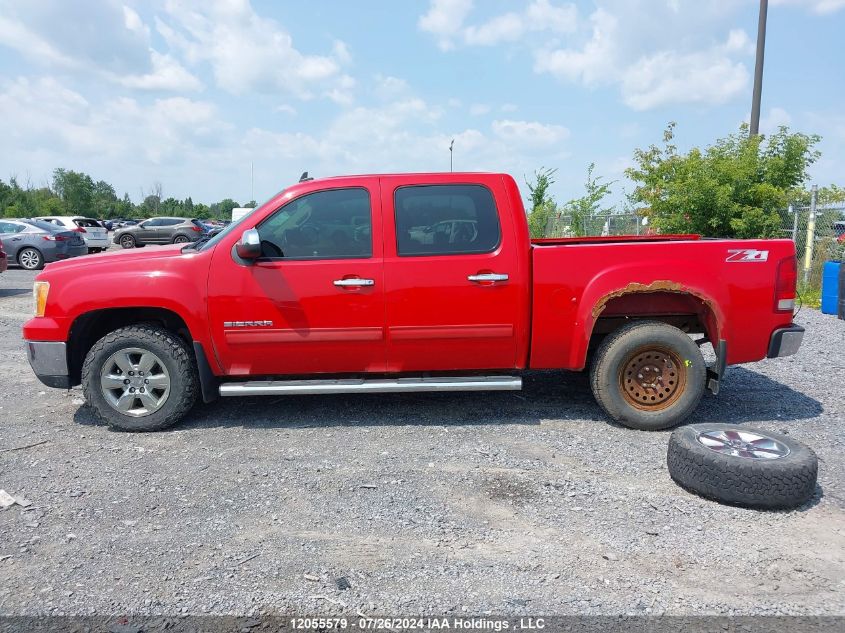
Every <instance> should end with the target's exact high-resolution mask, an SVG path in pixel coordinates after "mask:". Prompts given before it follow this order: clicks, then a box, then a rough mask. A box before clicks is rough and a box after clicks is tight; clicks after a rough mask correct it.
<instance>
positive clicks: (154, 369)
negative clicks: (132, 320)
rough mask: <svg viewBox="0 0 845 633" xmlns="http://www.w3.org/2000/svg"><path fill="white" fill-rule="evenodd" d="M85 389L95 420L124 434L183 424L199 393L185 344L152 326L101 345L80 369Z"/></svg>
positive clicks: (120, 333)
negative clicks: (125, 432) (182, 420)
mask: <svg viewBox="0 0 845 633" xmlns="http://www.w3.org/2000/svg"><path fill="white" fill-rule="evenodd" d="M82 389H83V393H84V394H85V400H86V402H87V403H88V404H89V405H90V406H91V407H92V408H93V409H94V412H95V414H96V416H97V417H98V418H99V419H100V420H102V421H103V422H105V423H106V424H108V425H109V426H112V427H115V428H118V429H121V430H123V431H157V430H160V429H164V428H167V427H169V426H172V425H174V424H176V423H177V422H179V420H181V419H182V418H183V417H184V416H185V414H186V413H187V412H188V411H189V410H190V408H191V407H192V406H193V404H194V402H195V401H196V399H197V394H198V392H199V381H198V379H197V370H196V366H195V364H194V362H193V359H192V356H191V355H190V353H189V352H188V348H187V347H186V345H185V344H184V342H183V341H182V340H181V339H180V338H179V337H177V336H176V335H175V334H173V333H171V332H169V331H167V330H164V329H161V328H157V327H153V326H149V325H133V326H129V327H124V328H120V329H117V330H115V331H114V332H110V333H109V334H106V335H105V336H104V337H103V338H101V339H100V340H99V341H97V342H96V343H95V344H94V346H93V347H92V348H91V350H90V351H89V352H88V355H87V356H86V357H85V363H84V364H83V366H82Z"/></svg>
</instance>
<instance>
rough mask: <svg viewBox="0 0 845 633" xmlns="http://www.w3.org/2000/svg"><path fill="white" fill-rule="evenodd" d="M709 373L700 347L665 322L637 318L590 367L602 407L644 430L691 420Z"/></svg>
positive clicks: (600, 351)
mask: <svg viewBox="0 0 845 633" xmlns="http://www.w3.org/2000/svg"><path fill="white" fill-rule="evenodd" d="M706 377H707V366H706V365H705V363H704V357H703V356H702V355H701V350H699V349H698V346H697V345H696V344H695V343H693V341H692V339H690V337H689V336H688V335H687V334H686V333H684V332H682V331H681V330H679V329H678V328H676V327H672V326H671V325H668V324H667V323H661V322H659V321H635V322H633V323H628V324H626V325H624V326H622V327H621V328H619V329H618V330H616V331H615V332H613V333H612V334H609V335H608V336H607V337H606V338H605V339H604V341H602V343H601V345H599V348H598V349H597V350H596V354H595V357H594V358H593V363H592V366H591V368H590V385H591V387H592V389H593V395H594V396H595V398H596V401H597V402H598V403H599V404H600V405H601V407H602V409H604V410H605V412H606V413H607V414H608V415H610V417H612V418H613V419H614V420H617V421H618V422H621V423H622V424H624V425H625V426H628V427H631V428H632V429H641V430H644V431H656V430H659V429H666V428H669V427H670V426H675V425H676V424H678V423H679V422H681V421H682V420H684V419H686V418H687V417H688V416H689V415H690V413H692V412H693V410H694V409H695V407H696V406H698V401H699V400H700V399H701V396H702V395H703V394H704V381H705V379H706Z"/></svg>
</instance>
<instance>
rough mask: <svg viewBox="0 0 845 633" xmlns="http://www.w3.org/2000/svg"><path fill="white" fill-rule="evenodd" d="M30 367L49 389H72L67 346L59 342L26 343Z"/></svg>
mask: <svg viewBox="0 0 845 633" xmlns="http://www.w3.org/2000/svg"><path fill="white" fill-rule="evenodd" d="M25 343H26V356H27V358H28V359H29V366H30V367H32V371H34V372H35V375H36V376H38V380H40V381H41V382H43V383H44V384H45V385H47V386H48V387H56V388H58V389H70V372H68V366H67V344H65V343H62V342H58V341H25Z"/></svg>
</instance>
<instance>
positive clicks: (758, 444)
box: [697, 429, 789, 459]
mask: <svg viewBox="0 0 845 633" xmlns="http://www.w3.org/2000/svg"><path fill="white" fill-rule="evenodd" d="M697 439H698V443H699V444H701V445H702V446H704V447H705V448H708V449H710V450H711V451H714V452H716V453H721V454H722V455H730V456H732V457H742V458H744V459H781V458H783V457H786V456H787V455H789V447H788V446H787V445H786V444H784V443H783V442H779V441H778V440H776V439H774V438H772V437H768V436H767V435H763V434H761V433H759V432H756V431H753V432H752V431H744V430H739V429H737V430H727V431H725V430H717V429H713V430H710V431H702V432H701V433H699V434H698V438H697Z"/></svg>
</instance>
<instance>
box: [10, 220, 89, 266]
mask: <svg viewBox="0 0 845 633" xmlns="http://www.w3.org/2000/svg"><path fill="white" fill-rule="evenodd" d="M0 239H2V240H3V247H4V249H5V251H6V256H7V257H8V259H9V260H10V263H15V264H17V265H18V266H20V267H22V268H26V269H27V270H40V269H41V268H44V264H49V263H50V262H56V261H59V260H62V259H69V258H71V257H78V256H79V255H85V254H86V253H87V252H88V247H87V246H86V245H85V240H83V239H82V235H80V234H79V233H77V232H76V231H67V230H65V229H64V228H62V227H59V226H57V225H55V224H51V223H50V222H42V221H41V220H6V219H0Z"/></svg>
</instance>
